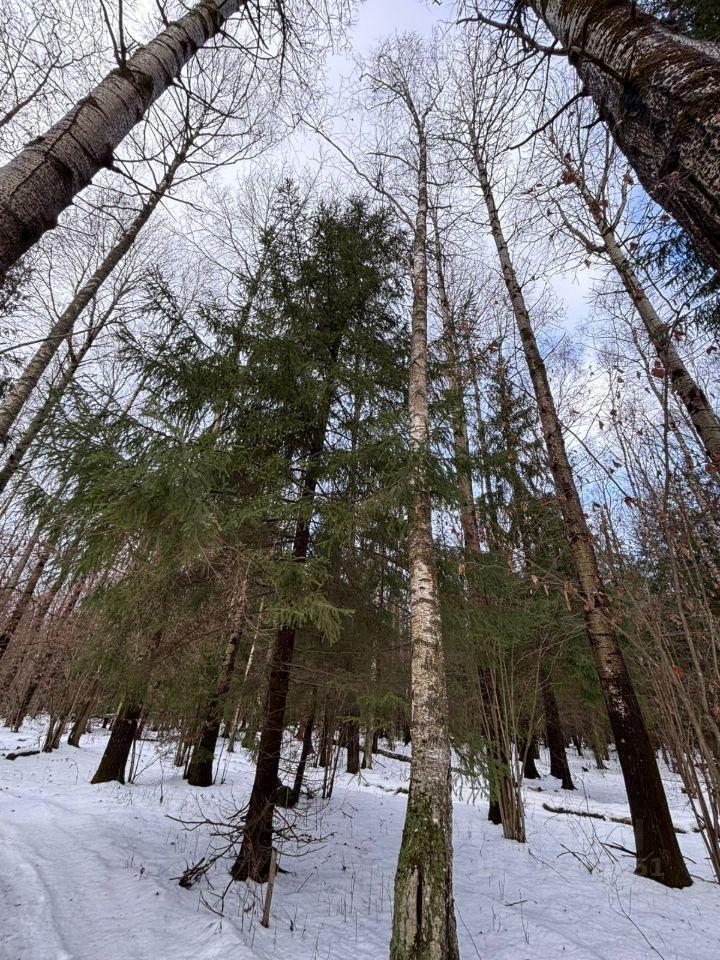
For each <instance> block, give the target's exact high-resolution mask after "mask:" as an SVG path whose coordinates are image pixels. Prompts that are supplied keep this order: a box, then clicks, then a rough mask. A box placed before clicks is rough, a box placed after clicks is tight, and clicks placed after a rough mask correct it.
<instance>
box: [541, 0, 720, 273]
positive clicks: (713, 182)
mask: <svg viewBox="0 0 720 960" xmlns="http://www.w3.org/2000/svg"><path fill="white" fill-rule="evenodd" d="M525 2H526V3H527V4H528V5H529V6H530V7H532V9H533V10H534V11H535V13H536V14H537V15H538V16H539V17H540V18H541V19H542V20H543V21H544V22H545V24H546V25H547V27H548V29H549V30H550V32H551V33H552V35H553V36H554V37H555V38H556V39H557V40H558V41H559V42H560V43H561V44H562V46H563V48H564V49H565V50H566V51H568V58H569V60H570V62H571V63H572V64H573V65H574V67H575V69H576V70H577V72H578V74H579V75H580V78H581V79H582V81H583V84H584V86H585V89H586V90H587V92H588V93H589V94H590V96H591V97H592V98H593V100H594V101H595V105H596V106H597V110H598V113H599V115H600V117H601V118H602V119H603V120H604V121H605V123H606V124H607V125H608V127H609V128H610V130H611V132H612V134H613V136H614V138H615V140H616V142H617V144H618V146H619V147H620V149H621V150H622V151H623V153H624V154H625V156H626V157H627V158H628V160H629V161H630V163H631V164H632V166H633V168H634V170H635V172H636V173H637V175H638V178H639V180H640V182H641V183H642V185H643V186H644V187H645V189H646V190H647V192H648V193H649V194H650V196H651V197H652V198H653V199H654V200H655V201H657V203H659V204H660V205H661V206H662V207H664V208H665V209H666V210H667V211H668V213H671V214H672V215H673V216H674V217H675V219H676V220H677V221H678V223H680V224H681V225H682V226H683V227H684V228H685V230H687V232H688V233H689V235H690V236H691V237H692V239H693V241H694V242H695V245H696V246H697V248H698V250H699V251H700V253H701V254H702V256H703V257H704V258H705V259H706V260H707V262H708V263H709V264H711V265H712V266H714V267H715V269H716V270H720V46H718V45H717V44H713V43H701V42H698V41H697V40H692V39H690V38H688V37H685V36H682V35H681V34H678V33H674V32H673V31H671V30H669V29H668V28H667V27H665V26H663V25H662V24H661V23H659V21H658V20H657V19H655V18H654V17H652V16H649V15H648V14H646V13H643V12H642V11H641V10H639V9H638V5H637V3H636V2H635V0H525Z"/></svg>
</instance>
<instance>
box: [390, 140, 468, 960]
mask: <svg viewBox="0 0 720 960" xmlns="http://www.w3.org/2000/svg"><path fill="white" fill-rule="evenodd" d="M416 126H417V127H418V135H419V136H418V148H419V165H418V209H417V216H416V222H415V235H414V241H413V268H412V279H413V308H412V339H411V347H410V385H409V387H410V389H409V412H410V438H411V446H412V451H413V454H414V456H415V466H414V468H413V476H412V496H413V502H412V506H411V516H410V536H409V560H410V640H411V664H410V674H411V703H412V713H411V719H410V734H411V741H412V763H411V766H410V790H409V796H408V804H407V812H406V814H405V826H404V828H403V835H402V842H401V846H400V853H399V855H398V865H397V873H396V875H395V900H394V908H393V929H392V941H391V945H390V957H391V960H457V958H458V957H459V951H458V943H457V932H456V927H455V905H454V901H453V885H452V784H451V779H450V777H451V772H450V734H449V729H448V699H447V688H446V681H445V667H444V657H443V647H442V632H441V626H440V606H439V600H438V586H437V575H436V571H435V565H434V548H433V538H432V510H431V497H430V490H429V488H428V481H427V476H426V474H427V471H426V466H425V458H426V456H427V454H428V449H429V424H428V418H429V413H428V382H427V352H428V350H427V314H428V276H427V274H428V268H427V244H428V238H427V217H428V185H427V144H426V141H425V136H424V130H423V129H422V128H420V126H419V125H418V124H417V123H416Z"/></svg>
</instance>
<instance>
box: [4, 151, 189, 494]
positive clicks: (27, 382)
mask: <svg viewBox="0 0 720 960" xmlns="http://www.w3.org/2000/svg"><path fill="white" fill-rule="evenodd" d="M188 148H189V140H186V141H185V144H184V145H183V147H182V148H181V149H180V150H179V151H178V152H177V153H176V154H175V157H174V159H173V161H172V162H171V164H170V165H169V167H168V169H167V171H166V173H165V176H164V177H163V179H162V180H161V181H160V183H159V185H158V187H157V189H156V190H154V191H153V192H152V193H151V194H150V196H149V197H147V199H146V200H145V202H144V203H143V206H142V208H141V209H140V212H139V213H138V215H137V216H136V217H135V219H134V220H133V221H132V223H131V224H130V226H129V227H128V228H127V230H125V231H124V232H123V233H122V234H121V236H120V238H119V239H118V241H117V243H115V245H114V246H113V247H112V249H111V250H110V251H109V253H108V254H107V256H106V257H105V258H104V259H103V261H102V263H101V264H100V266H99V267H98V268H97V269H96V270H95V272H94V273H93V275H92V276H91V277H90V279H89V280H88V281H87V283H85V284H83V286H82V287H80V289H79V290H78V292H77V293H76V294H75V296H74V297H73V300H72V302H71V303H70V304H69V305H68V306H67V308H66V309H65V310H64V311H63V313H62V314H61V315H60V316H59V317H58V319H57V320H56V321H55V323H54V324H53V325H52V327H51V328H50V330H49V331H48V335H47V337H45V339H44V340H43V342H42V343H41V344H40V346H39V347H38V348H37V350H36V351H35V353H34V354H33V356H32V357H31V358H30V360H29V361H28V362H27V365H26V366H25V369H24V370H23V371H22V373H21V374H20V376H19V377H18V378H17V380H15V382H14V383H13V384H12V386H11V387H10V388H9V389H8V391H7V395H6V396H5V399H4V400H3V403H2V406H1V407H0V445H4V444H6V443H7V441H8V435H9V432H10V429H11V428H12V426H13V424H14V423H15V421H16V420H17V418H18V415H19V414H20V412H21V411H22V409H23V407H24V406H25V404H26V402H27V400H28V398H29V397H30V395H31V394H32V392H33V390H34V389H35V388H36V387H37V385H38V383H39V382H40V378H41V377H42V375H43V373H44V372H45V370H46V369H47V367H48V365H49V364H50V362H51V361H52V359H53V357H54V356H55V354H56V353H57V351H58V350H59V349H60V345H61V344H62V343H63V341H64V340H65V338H66V337H68V336H70V335H71V334H72V331H73V328H74V326H75V323H76V321H77V319H78V318H79V317H80V315H81V314H82V312H83V311H84V310H85V308H86V307H87V306H88V304H89V303H90V302H91V301H92V300H93V298H94V297H95V295H96V294H97V292H98V290H99V289H100V287H101V286H102V284H103V283H104V282H105V281H106V280H107V278H108V277H109V276H110V274H111V273H112V272H113V270H114V269H115V267H117V266H118V264H119V263H120V261H121V260H122V258H123V257H124V256H125V254H126V253H127V252H128V250H130V248H131V247H132V245H133V243H135V241H136V239H137V237H138V234H139V233H140V231H141V230H142V228H143V227H144V226H145V224H146V223H147V222H148V220H149V219H150V217H151V216H152V214H153V212H154V211H155V209H156V208H157V206H158V204H159V203H160V201H161V200H162V198H163V197H164V196H165V195H166V193H167V192H168V190H169V189H170V187H171V186H172V183H173V180H174V178H175V175H176V173H177V171H178V168H179V167H180V166H181V165H182V163H183V162H184V161H185V158H186V156H187V150H188ZM1 176H2V171H0V178H1ZM0 189H1V179H0ZM0 229H2V218H1V215H0ZM93 339H94V338H93ZM66 386H67V384H65V387H66ZM65 387H63V389H65ZM20 443H22V440H21V441H20ZM23 452H24V451H23ZM3 472H4V471H3ZM4 482H5V483H7V480H5V481H4Z"/></svg>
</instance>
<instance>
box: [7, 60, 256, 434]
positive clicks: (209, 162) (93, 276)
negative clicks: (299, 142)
mask: <svg viewBox="0 0 720 960" xmlns="http://www.w3.org/2000/svg"><path fill="white" fill-rule="evenodd" d="M267 86H268V85H267V84H266V83H265V82H264V80H263V78H262V77H259V76H257V75H256V74H255V72H251V73H250V74H249V75H248V74H247V73H245V74H243V72H242V71H240V70H237V69H235V71H234V72H233V71H232V69H231V64H230V63H229V62H228V59H227V57H226V56H225V55H224V52H217V51H214V52H213V53H212V55H209V56H207V57H206V58H205V62H204V63H203V65H202V67H200V66H197V67H191V68H190V69H189V70H188V71H187V73H186V75H185V76H184V78H183V80H182V82H178V83H177V84H176V85H175V87H174V88H173V90H172V92H171V94H169V95H168V97H167V98H166V99H165V101H164V103H163V106H162V109H160V108H155V109H154V110H153V111H151V112H150V114H149V116H148V117H147V118H146V121H145V123H144V124H143V125H142V129H141V133H140V135H139V136H138V137H137V138H135V137H131V138H130V139H134V140H136V142H134V143H132V144H131V150H130V151H129V155H128V156H127V158H126V159H125V160H124V161H123V162H122V164H121V165H122V166H123V168H124V169H125V170H126V172H127V174H128V177H129V178H130V177H131V178H132V179H131V185H130V190H131V191H132V192H133V193H137V194H138V196H137V197H135V196H133V197H131V199H130V203H131V204H135V205H138V209H137V212H136V213H135V215H134V216H133V217H132V218H131V219H130V220H129V222H126V223H124V224H122V218H118V219H120V220H121V224H122V225H121V227H120V229H119V230H118V231H117V233H116V237H115V240H114V242H113V243H112V244H111V245H110V247H109V249H108V250H107V252H106V253H105V255H104V256H103V257H102V258H101V260H100V261H99V263H98V264H97V266H96V267H95V269H94V270H93V271H92V273H90V275H89V276H88V277H87V278H86V279H85V280H84V282H83V283H82V284H80V285H79V287H78V288H77V289H76V290H75V291H74V294H73V296H72V299H71V300H70V302H69V304H68V305H67V307H66V308H65V310H63V311H62V313H60V315H59V316H58V317H57V319H56V320H55V322H54V323H53V325H52V326H51V328H50V330H49V331H48V333H47V336H46V337H45V338H44V339H43V340H42V341H41V343H40V345H39V346H38V347H37V349H36V351H35V353H34V354H33V355H32V356H31V357H30V358H29V359H28V361H27V362H26V364H25V366H24V368H23V370H22V371H21V373H20V375H19V376H18V377H17V379H16V380H15V382H14V383H12V384H11V385H10V386H9V387H8V389H7V390H6V393H5V396H4V398H3V402H2V405H1V406H0V445H4V444H6V443H7V441H8V438H9V435H10V431H11V429H12V427H13V425H14V423H15V421H16V420H17V418H18V416H19V415H20V413H21V412H22V410H23V407H24V406H25V404H26V403H27V401H28V399H29V398H30V397H31V395H32V393H33V391H34V390H35V389H36V388H37V386H38V383H39V382H40V380H41V378H42V377H43V375H44V373H45V371H46V370H47V368H48V366H49V364H50V363H51V362H52V360H53V358H54V357H55V356H56V354H57V351H58V349H59V348H60V346H61V344H62V343H63V342H64V340H65V339H66V338H67V337H68V336H69V335H71V334H72V331H73V329H74V328H75V325H76V323H77V321H78V319H79V318H80V317H81V316H82V314H83V313H84V312H85V310H87V308H88V306H89V305H90V304H91V303H93V302H94V301H95V300H96V298H97V296H98V293H99V292H100V290H101V288H102V287H103V285H104V284H105V283H106V282H107V280H108V278H109V277H110V276H111V275H112V274H113V273H114V272H115V271H116V270H117V269H118V267H119V265H120V264H121V263H122V261H123V259H124V258H125V257H126V256H127V254H128V251H130V250H131V249H132V247H133V245H134V244H135V243H136V242H137V240H138V237H139V236H140V234H141V232H142V231H143V230H144V228H145V226H146V224H147V223H148V222H149V221H150V219H151V218H152V217H153V214H154V213H155V211H156V210H157V209H158V207H159V206H160V204H161V203H162V202H163V201H164V200H165V199H166V198H167V197H168V196H169V195H170V194H171V192H172V191H173V189H174V188H177V187H178V186H180V185H182V184H183V183H187V182H188V181H190V180H192V179H194V178H197V177H198V176H207V175H208V174H209V173H210V172H212V170H214V169H217V168H218V167H219V166H221V165H222V164H224V163H226V162H228V161H230V160H233V161H236V160H238V159H240V158H242V157H250V156H252V155H254V154H256V153H258V152H261V151H262V149H263V147H264V146H266V145H267V143H268V139H267V137H266V133H265V129H266V128H265V124H264V122H263V116H268V115H270V114H271V113H272V111H273V107H274V106H275V104H274V103H273V98H272V94H270V93H269V91H268V90H267ZM249 90H251V91H252V92H253V96H252V97H251V98H250V102H249V103H248V102H246V95H247V93H248V91H249ZM156 157H158V158H159V160H160V162H159V163H158V162H157V161H155V158H156ZM145 178H147V180H149V181H150V182H149V184H147V185H146V184H145V183H143V180H144V179H145ZM101 198H102V194H101ZM117 202H118V205H119V204H120V202H121V200H120V198H118V200H117ZM112 208H113V203H112V200H110V201H109V202H108V201H106V202H105V203H103V205H102V212H103V213H105V214H107V215H109V216H112V215H113V211H112ZM53 299H54V297H53Z"/></svg>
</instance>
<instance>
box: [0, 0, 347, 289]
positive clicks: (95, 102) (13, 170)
mask: <svg viewBox="0 0 720 960" xmlns="http://www.w3.org/2000/svg"><path fill="white" fill-rule="evenodd" d="M342 8H343V4H342V3H341V4H340V5H339V7H338V9H340V10H342ZM326 9H327V11H328V12H332V10H331V7H330V6H328V7H327V8H324V6H321V7H319V8H317V9H316V8H315V7H314V5H312V4H309V5H305V6H303V7H302V8H297V9H293V8H292V7H290V6H288V4H287V3H285V2H284V0H263V2H259V3H254V2H250V0H202V2H200V3H198V4H196V6H194V7H192V8H191V9H190V10H189V11H188V12H187V13H185V14H184V15H183V16H181V17H180V18H179V19H177V20H174V21H169V20H168V19H167V17H166V14H165V12H164V7H163V8H161V13H162V17H163V20H164V23H165V28H164V29H163V30H162V31H161V32H160V33H158V34H157V36H156V37H155V38H154V39H152V40H150V42H149V43H147V44H146V45H145V46H142V47H139V48H138V49H137V50H135V51H134V52H133V53H132V55H131V56H128V55H127V51H126V50H125V47H124V42H125V41H124V40H123V39H122V38H121V44H120V47H121V48H120V50H119V51H118V52H117V56H118V62H117V64H116V66H115V67H114V69H112V70H111V71H110V72H109V73H108V74H107V76H106V77H105V78H104V79H103V80H101V81H100V83H99V84H98V85H97V86H96V87H95V88H94V89H93V90H91V91H89V93H88V94H87V96H85V97H83V98H82V99H81V100H79V101H78V103H77V104H76V105H75V106H74V107H72V109H71V110H69V111H68V113H66V115H65V116H64V117H63V118H62V119H61V120H59V121H58V122H57V123H55V124H54V125H53V126H52V127H50V129H48V130H47V131H46V132H45V133H43V134H41V135H40V136H39V137H37V138H36V139H35V140H34V141H32V142H31V143H30V144H28V145H27V146H26V147H25V148H24V149H23V150H22V151H21V152H20V153H19V154H18V155H17V156H16V157H14V159H12V160H11V161H10V162H9V163H8V164H6V166H5V167H3V168H2V169H0V277H2V275H3V274H4V272H5V271H6V270H7V269H8V268H9V267H10V266H12V264H13V263H15V262H16V261H17V260H18V259H19V258H20V257H21V256H22V254H23V253H24V252H25V251H26V250H28V249H29V248H30V247H31V246H32V245H33V244H34V243H36V242H37V241H38V240H39V239H40V237H41V236H42V235H43V234H44V233H45V232H46V231H47V230H49V229H52V228H54V227H55V226H56V225H57V222H58V217H59V216H60V214H61V213H62V212H63V210H65V209H66V208H67V207H68V206H69V204H70V203H71V202H72V201H73V198H74V197H75V196H76V195H77V194H78V193H80V192H81V191H82V190H83V189H84V188H85V187H87V186H88V185H89V184H90V182H91V181H92V179H93V177H95V176H96V174H98V173H99V172H100V171H101V170H103V169H112V167H113V166H114V163H115V158H114V154H115V150H116V149H117V148H118V146H119V145H120V144H121V143H122V141H123V140H124V139H125V137H126V136H127V135H128V134H129V133H130V131H131V130H132V129H133V127H135V125H136V124H137V123H139V122H140V121H141V120H142V118H143V117H144V116H145V114H146V112H147V111H148V109H149V108H150V107H151V106H152V104H153V103H154V102H155V101H156V100H157V99H158V98H159V97H160V96H161V95H162V94H163V93H164V92H165V91H166V90H167V89H168V88H169V87H170V86H171V85H172V84H173V83H174V82H175V81H176V80H177V78H178V77H179V76H180V74H181V72H182V70H183V68H184V67H185V66H186V64H187V63H188V62H190V61H191V60H192V59H193V57H195V56H196V54H197V53H198V51H199V50H200V49H201V48H203V47H204V46H205V45H206V44H208V43H209V42H210V41H212V40H213V39H214V38H215V37H217V36H222V37H223V39H226V38H227V39H230V36H231V34H232V37H233V38H234V43H235V45H236V53H237V55H238V56H242V57H243V58H244V61H245V62H246V63H247V62H250V63H251V64H257V63H258V62H260V61H262V60H263V59H266V58H267V57H268V56H275V57H279V58H281V60H282V58H284V57H287V56H289V54H290V53H297V54H298V56H300V55H302V56H305V55H306V54H307V50H309V49H310V48H311V47H312V41H311V39H310V36H309V35H308V37H307V41H306V42H303V41H301V40H300V39H299V38H298V37H296V36H295V35H294V31H295V30H296V29H298V28H299V27H300V25H301V23H303V24H307V22H312V23H313V24H314V23H316V19H317V17H318V16H319V17H320V19H321V21H322V20H323V15H324V13H325V12H326ZM236 14H240V17H239V21H238V23H237V24H236V25H235V26H234V27H233V30H232V31H231V32H229V30H228V21H229V20H230V19H231V18H232V17H234V16H235V15H236ZM230 42H231V43H232V42H233V40H230ZM306 48H307V50H306ZM296 65H297V64H296Z"/></svg>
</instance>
